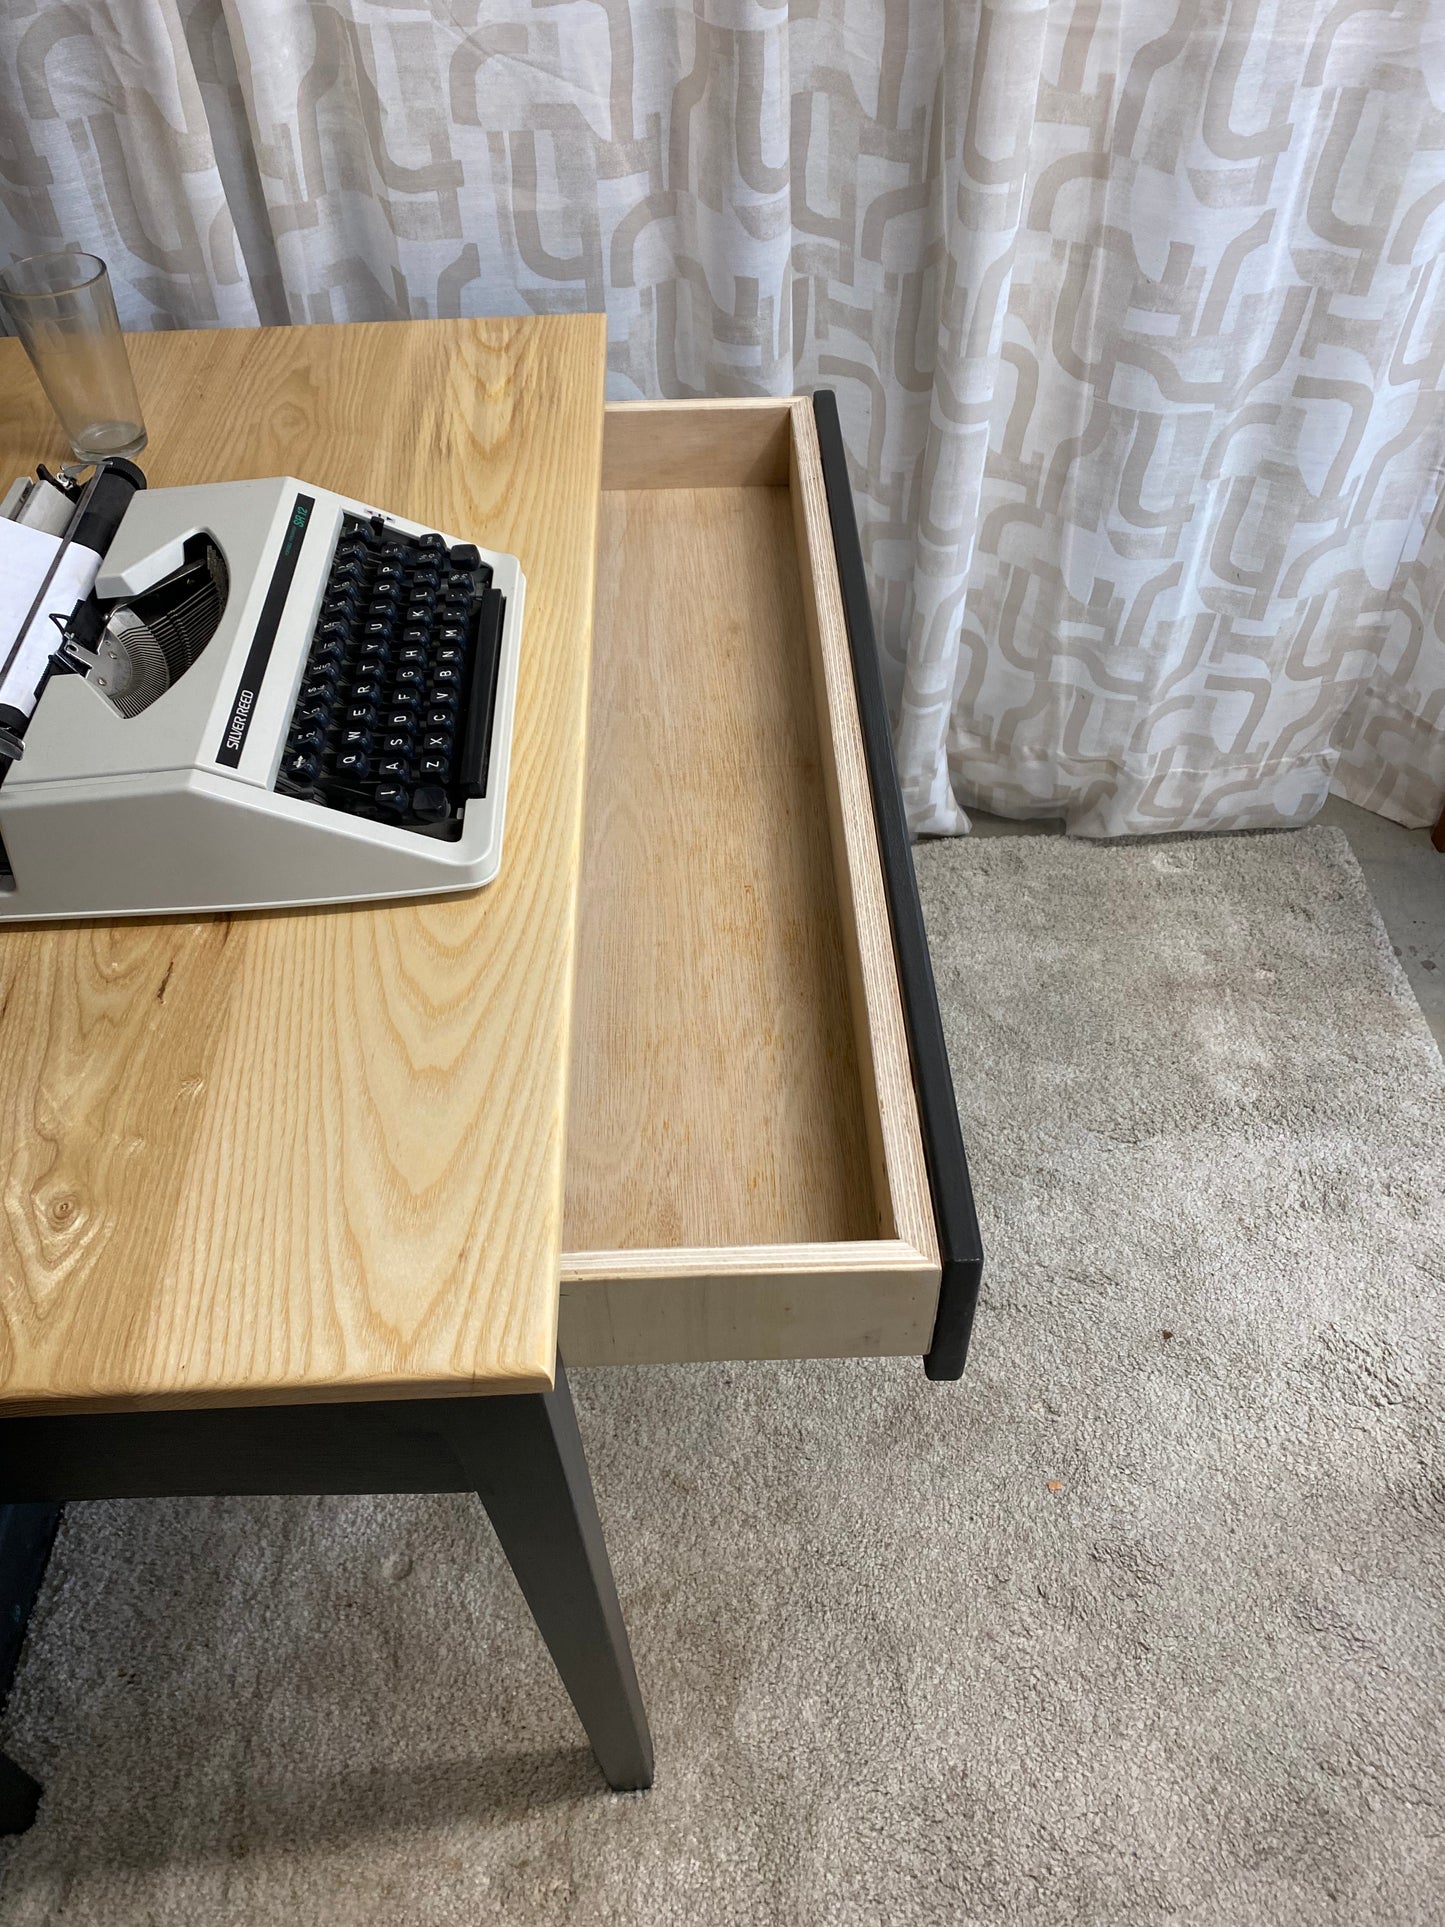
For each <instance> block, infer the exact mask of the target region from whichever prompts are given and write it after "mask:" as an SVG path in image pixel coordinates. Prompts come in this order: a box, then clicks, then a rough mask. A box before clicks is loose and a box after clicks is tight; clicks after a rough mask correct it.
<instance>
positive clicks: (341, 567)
mask: <svg viewBox="0 0 1445 1927" xmlns="http://www.w3.org/2000/svg"><path fill="white" fill-rule="evenodd" d="M364 573H365V569H364V567H363V565H362V562H361V558H360V557H359V556H355V555H353V556H350V557H348V559H347V560H346V561H345V562H338V563H337V564H336V566H335V568H334V569H333V570H332V571H331V576H330V583H331V587H332V588H333V589H336V588H340V587H342V586H343V585H344V584H345V583H348V582H360V580H361V578H362V576H363V574H364Z"/></svg>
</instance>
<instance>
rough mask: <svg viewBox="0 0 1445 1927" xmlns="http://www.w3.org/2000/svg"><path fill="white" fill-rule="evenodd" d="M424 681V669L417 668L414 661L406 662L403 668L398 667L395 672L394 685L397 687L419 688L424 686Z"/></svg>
mask: <svg viewBox="0 0 1445 1927" xmlns="http://www.w3.org/2000/svg"><path fill="white" fill-rule="evenodd" d="M425 683H426V671H425V669H418V668H417V667H416V665H415V664H414V663H408V664H407V666H406V668H405V669H398V670H397V672H396V686H397V688H398V689H418V690H419V689H421V688H423V687H424V685H425Z"/></svg>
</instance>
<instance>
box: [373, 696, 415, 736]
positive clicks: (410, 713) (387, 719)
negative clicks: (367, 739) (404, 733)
mask: <svg viewBox="0 0 1445 1927" xmlns="http://www.w3.org/2000/svg"><path fill="white" fill-rule="evenodd" d="M416 711H417V706H416V704H415V703H399V702H396V701H393V702H392V703H391V705H390V707H389V708H388V709H387V712H386V714H385V715H384V716H383V717H382V719H381V726H382V728H383V729H415V728H416Z"/></svg>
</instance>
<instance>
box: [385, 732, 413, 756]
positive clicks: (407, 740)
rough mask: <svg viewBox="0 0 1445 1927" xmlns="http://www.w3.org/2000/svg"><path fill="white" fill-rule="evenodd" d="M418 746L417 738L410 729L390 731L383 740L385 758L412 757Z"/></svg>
mask: <svg viewBox="0 0 1445 1927" xmlns="http://www.w3.org/2000/svg"><path fill="white" fill-rule="evenodd" d="M415 745H416V738H415V736H414V735H413V733H412V731H411V729H410V728H407V729H388V730H387V732H386V734H385V735H384V736H383V737H382V739H381V753H382V755H383V756H410V755H411V752H412V750H413V749H414V747H415Z"/></svg>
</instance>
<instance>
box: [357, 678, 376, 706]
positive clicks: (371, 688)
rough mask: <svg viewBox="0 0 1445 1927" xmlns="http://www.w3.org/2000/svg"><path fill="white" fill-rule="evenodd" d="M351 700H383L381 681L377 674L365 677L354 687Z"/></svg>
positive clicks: (361, 701) (373, 701) (362, 701)
mask: <svg viewBox="0 0 1445 1927" xmlns="http://www.w3.org/2000/svg"><path fill="white" fill-rule="evenodd" d="M351 700H352V701H353V702H354V703H379V702H380V701H381V684H380V682H379V681H378V680H377V678H376V677H375V676H366V677H363V678H362V679H361V681H360V682H358V683H357V684H356V685H355V687H354V688H353V689H352V691H351Z"/></svg>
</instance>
